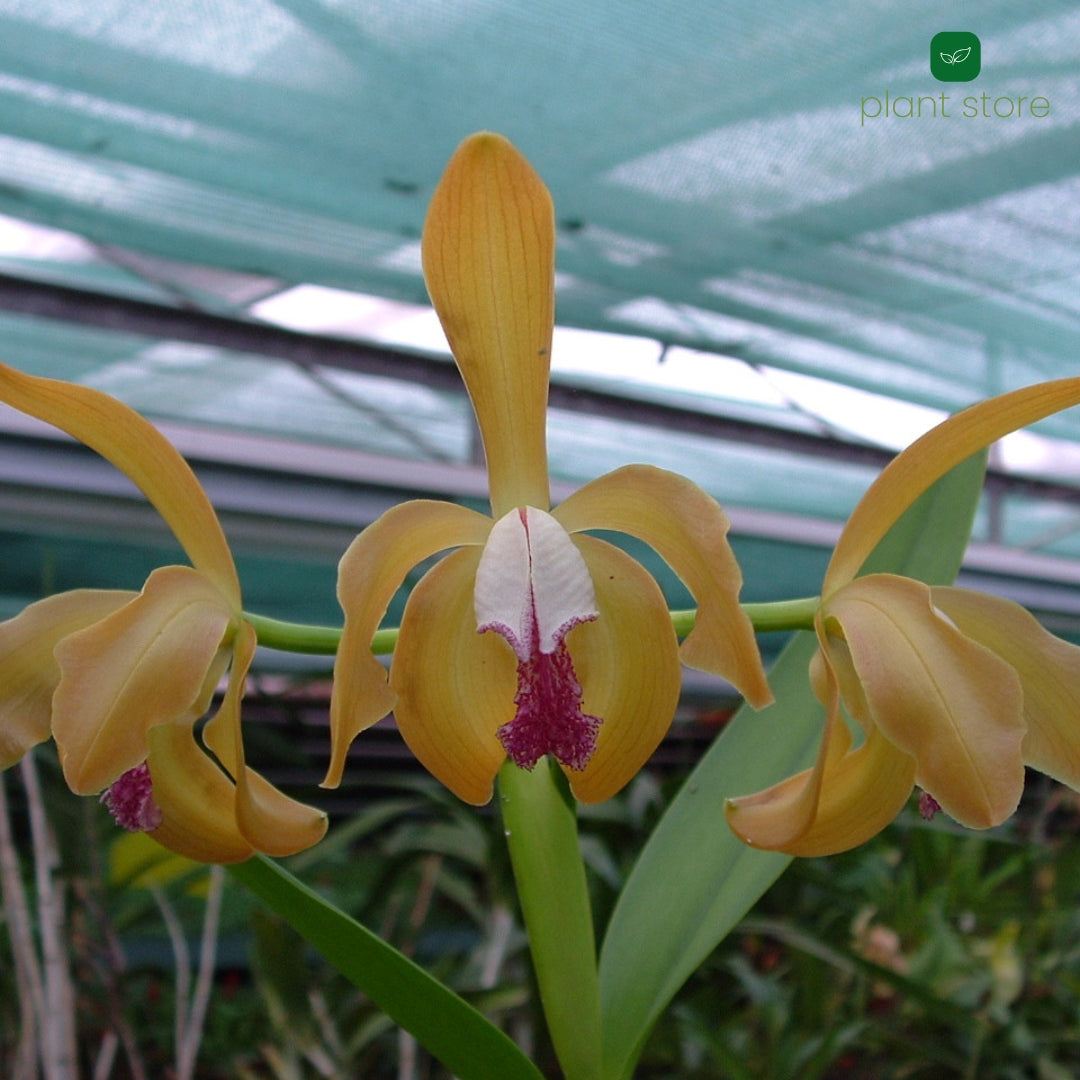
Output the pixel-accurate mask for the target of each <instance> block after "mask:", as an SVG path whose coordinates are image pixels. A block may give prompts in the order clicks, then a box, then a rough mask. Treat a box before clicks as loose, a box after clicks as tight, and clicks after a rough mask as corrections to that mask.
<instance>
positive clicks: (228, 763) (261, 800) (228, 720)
mask: <svg viewBox="0 0 1080 1080" xmlns="http://www.w3.org/2000/svg"><path fill="white" fill-rule="evenodd" d="M256 644H257V640H256V636H255V631H254V629H253V628H252V627H251V625H250V624H249V623H246V622H245V623H241V624H240V629H239V630H238V631H237V634H236V642H235V644H234V647H233V663H232V669H231V670H230V672H229V684H228V687H227V688H226V690H225V696H224V698H223V700H222V703H221V707H220V708H219V709H218V711H217V713H216V714H215V715H214V716H213V717H211V718H210V720H209V721H208V722H207V724H206V727H205V729H204V730H203V741H204V742H205V743H206V745H207V746H208V747H210V749H211V750H213V751H214V753H215V754H216V755H217V758H218V760H219V761H220V762H221V763H222V765H224V766H225V769H226V771H227V772H228V773H229V774H230V775H231V776H232V777H233V779H234V780H235V781H236V795H235V803H236V807H235V816H236V823H237V826H238V827H239V829H240V832H241V833H242V834H243V836H244V837H245V839H247V840H248V841H249V842H250V843H251V845H252V846H253V847H254V848H255V849H256V850H258V851H261V852H263V853H264V854H266V855H273V856H275V857H282V856H285V855H293V854H295V853H296V852H298V851H303V850H305V849H306V848H309V847H311V846H312V845H313V844H317V843H318V842H319V841H320V840H321V839H322V838H323V836H324V835H325V834H326V828H327V819H326V814H324V813H323V812H322V811H321V810H316V809H315V808H314V807H311V806H305V805H304V804H303V803H300V802H297V801H296V800H295V799H291V798H289V797H288V796H287V795H285V794H284V793H283V792H281V791H279V790H278V789H277V788H276V787H274V785H273V784H271V783H270V782H269V781H268V780H266V779H265V778H264V777H262V776H260V775H259V773H257V772H255V770H254V769H252V768H250V767H249V766H247V765H245V763H244V743H243V738H242V736H241V732H240V701H241V698H242V697H243V694H244V683H245V681H246V679H247V673H248V669H249V668H250V666H251V661H252V659H253V658H254V656H255V646H256Z"/></svg>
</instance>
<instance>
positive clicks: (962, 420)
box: [727, 378, 1080, 855]
mask: <svg viewBox="0 0 1080 1080" xmlns="http://www.w3.org/2000/svg"><path fill="white" fill-rule="evenodd" d="M1078 402H1080V379H1076V378H1073V379H1061V380H1058V381H1055V382H1049V383H1043V384H1040V385H1037V386H1031V387H1027V388H1025V389H1023V390H1017V391H1014V392H1012V393H1009V394H1003V395H1001V396H1000V397H997V398H992V399H990V400H988V401H984V402H981V403H980V404H978V405H974V406H972V407H971V408H969V409H966V410H964V411H963V412H961V413H958V414H956V415H955V416H953V417H951V418H949V419H948V420H946V421H944V422H943V423H942V424H940V425H938V427H936V428H934V429H933V430H932V431H930V432H928V433H927V434H926V435H924V436H923V437H922V438H921V439H919V440H918V441H917V442H915V443H913V444H912V445H911V446H910V447H908V449H907V450H905V451H904V452H903V453H901V454H899V455H898V456H897V457H896V458H895V459H894V460H893V461H892V462H891V463H890V464H889V466H888V467H887V468H886V469H885V470H884V471H883V472H882V473H881V475H880V476H879V477H878V478H877V480H876V481H875V482H874V484H873V485H871V487H870V489H869V490H868V491H867V493H866V495H865V496H864V497H863V499H862V500H861V501H860V503H859V505H858V506H857V507H856V508H855V511H854V512H853V513H852V515H851V518H850V520H849V521H848V523H847V525H846V527H845V529H844V532H843V534H842V535H841V537H840V540H839V542H838V543H837V546H836V550H835V551H834V552H833V555H832V559H831V560H830V563H829V566H828V569H827V570H826V573H825V579H824V582H823V586H822V600H821V605H820V608H819V610H818V612H817V615H816V618H815V629H816V632H817V637H818V643H819V649H818V652H817V653H816V654H815V657H814V660H813V662H812V664H811V671H810V674H811V681H812V685H813V688H814V692H815V694H816V695H817V697H818V699H819V700H820V701H821V702H822V704H823V705H824V706H825V709H826V720H825V734H824V738H823V740H822V744H821V749H820V752H819V754H818V758H817V762H816V764H815V765H814V767H813V768H812V769H808V770H807V771H805V772H803V773H800V774H799V775H798V776H793V777H791V778H789V779H787V780H784V781H782V782H781V783H779V784H777V785H775V786H774V787H771V788H769V789H768V790H766V791H762V792H758V793H757V794H754V795H747V796H744V797H741V798H737V799H731V800H729V802H728V806H727V816H728V822H729V823H730V825H731V827H732V828H733V829H734V831H735V832H736V834H737V835H739V836H740V837H741V838H742V839H743V840H744V841H746V842H747V843H748V844H751V845H753V846H755V847H760V848H768V849H771V850H778V851H784V852H787V853H788V854H791V855H827V854H831V853H834V852H838V851H845V850H847V849H848V848H852V847H855V846H857V845H858V844H861V843H863V842H864V841H866V840H868V839H869V838H870V837H871V836H874V835H875V834H876V833H878V832H880V831H881V830H882V829H883V828H884V827H885V826H886V825H888V824H889V822H891V821H892V820H893V818H894V817H896V815H897V814H898V813H899V812H900V810H901V808H902V807H903V806H904V804H905V803H906V802H907V800H908V798H909V796H910V795H911V793H912V791H913V789H914V787H915V786H916V785H917V786H918V787H920V788H921V789H922V792H923V793H922V795H921V797H920V808H921V810H922V811H923V812H924V814H925V815H926V816H932V814H933V813H935V812H936V811H937V810H939V809H943V810H945V811H946V812H947V813H948V814H950V815H951V816H952V817H953V818H955V819H956V820H957V821H959V822H961V823H962V824H964V825H967V826H969V827H971V828H988V827H990V826H993V825H999V824H1001V822H1003V821H1004V820H1005V819H1006V818H1008V817H1009V816H1010V815H1011V814H1012V813H1013V811H1014V810H1015V809H1016V807H1017V804H1018V803H1019V801H1020V795H1021V792H1022V790H1023V784H1024V766H1025V765H1030V766H1032V767H1033V768H1035V769H1038V770H1039V771H1040V772H1044V773H1046V774H1048V775H1049V776H1052V777H1054V778H1055V779H1058V780H1060V781H1062V782H1064V783H1066V784H1068V785H1069V786H1070V787H1073V788H1076V789H1078V790H1080V723H1078V722H1077V721H1078V718H1080V648H1077V647H1076V646H1074V645H1070V644H1068V643H1066V642H1064V641H1061V640H1060V639H1059V638H1056V637H1054V636H1053V635H1051V634H1049V633H1047V632H1046V631H1045V630H1044V629H1043V628H1042V627H1041V626H1039V624H1038V623H1037V622H1036V621H1035V619H1034V618H1033V617H1032V616H1031V615H1030V614H1028V612H1026V611H1025V610H1024V609H1023V608H1022V607H1020V606H1019V605H1018V604H1014V603H1012V602H1011V601H1008V600H1002V599H1000V598H997V597H993V596H987V595H983V594H981V593H978V592H974V591H972V590H968V589H958V588H952V587H949V588H944V587H931V586H928V585H925V584H923V583H922V582H918V581H913V580H911V579H909V578H903V577H898V576H895V575H892V574H868V575H866V576H864V577H858V576H856V575H857V574H858V572H859V570H860V568H861V567H862V565H863V563H864V562H865V561H866V559H867V557H868V556H869V555H870V553H871V552H872V551H873V549H874V547H875V546H876V545H877V543H878V542H879V541H880V540H881V539H882V537H884V535H885V533H886V532H887V531H888V530H889V528H890V527H891V526H892V525H893V523H894V522H895V521H896V520H897V518H899V517H900V515H901V514H902V513H903V511H904V510H905V509H906V508H907V507H908V506H909V505H910V504H911V503H912V502H914V501H915V499H916V498H918V496H919V495H921V494H922V492H923V491H925V490H926V489H927V488H928V487H930V485H931V484H933V483H934V482H935V481H936V480H938V479H939V478H940V477H942V476H944V475H945V473H946V472H948V471H949V470H950V469H951V468H953V467H954V466H956V465H958V464H959V463H960V462H962V461H964V460H965V459H966V458H968V457H970V456H971V455H972V454H974V453H976V452H978V451H979V450H982V449H983V448H984V447H986V446H989V445H990V444H991V443H992V442H994V441H995V440H997V439H999V438H1001V437H1002V436H1003V435H1006V434H1008V433H1009V432H1011V431H1015V430H1017V429H1018V428H1021V427H1024V426H1026V425H1027V424H1031V423H1034V422H1035V421H1036V420H1040V419H1042V418H1043V417H1045V416H1048V415H1050V414H1051V413H1054V412H1058V411H1060V410H1062V409H1065V408H1068V407H1070V406H1072V405H1075V404H1077V403H1078ZM841 706H843V708H844V709H846V711H847V713H848V715H849V716H850V717H851V719H852V720H854V721H855V723H856V724H857V725H858V726H859V727H860V728H861V729H862V732H863V735H864V738H863V740H862V742H861V743H860V745H859V746H858V747H855V748H853V745H854V740H853V739H852V735H851V732H850V730H849V728H848V725H847V723H846V722H845V720H844V718H843V716H842V715H841Z"/></svg>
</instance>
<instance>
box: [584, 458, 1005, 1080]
mask: <svg viewBox="0 0 1080 1080" xmlns="http://www.w3.org/2000/svg"><path fill="white" fill-rule="evenodd" d="M984 468H985V455H979V456H978V457H977V458H974V459H972V460H971V461H968V462H965V463H963V464H962V465H960V466H958V467H957V468H955V469H954V470H953V471H952V472H951V473H949V474H947V475H946V476H945V477H943V478H942V479H941V480H940V481H938V483H937V484H935V485H934V486H933V487H932V488H931V489H930V490H928V491H927V492H926V494H925V495H923V496H922V498H920V499H919V500H918V501H917V502H916V503H915V504H913V505H912V507H911V508H910V509H909V510H908V511H907V512H906V513H905V514H904V516H903V517H902V518H901V519H900V520H899V521H898V522H897V523H896V525H895V526H894V527H893V529H892V530H891V531H890V533H889V534H888V535H887V536H886V537H885V539H883V540H882V542H881V544H880V545H879V546H878V548H877V549H876V550H875V552H874V554H873V556H872V557H871V559H870V560H868V562H867V564H866V566H865V567H864V569H865V570H866V571H870V570H874V571H885V570H891V571H892V572H895V573H901V574H905V575H908V576H911V577H917V578H920V579H921V580H924V581H927V582H929V583H931V584H945V583H948V582H951V581H952V580H953V579H954V578H955V576H956V572H957V570H958V569H959V567H960V561H961V559H962V557H963V552H964V548H965V547H966V546H967V539H968V536H969V534H970V531H971V522H972V519H973V517H974V512H975V507H976V505H977V503H978V497H979V492H980V490H981V486H982V478H983V472H984ZM815 648H816V639H815V637H814V636H813V634H810V633H805V632H804V633H800V634H798V635H796V637H795V638H794V639H793V640H792V641H791V642H790V643H789V645H788V647H787V648H786V649H785V650H784V652H783V653H782V654H781V656H780V658H779V659H778V660H777V662H776V664H775V665H774V667H773V669H772V671H771V672H770V679H769V681H770V683H771V685H772V688H773V693H774V694H775V696H776V702H775V704H773V705H771V706H770V707H769V708H767V709H764V710H762V711H761V712H757V713H755V712H753V711H751V710H749V709H747V708H745V707H744V708H742V709H740V711H739V712H738V713H737V714H736V716H735V718H734V719H733V720H732V722H731V723H730V724H729V725H728V726H727V728H726V729H725V730H724V732H723V734H722V735H721V736H720V737H719V738H718V739H717V740H716V741H715V743H714V744H713V745H712V747H710V749H709V751H708V752H707V753H706V755H705V756H704V757H703V758H702V760H701V762H700V763H699V764H698V766H697V767H696V768H695V769H694V771H693V772H692V773H691V774H690V776H689V778H688V779H687V781H686V783H685V784H684V786H683V788H682V789H681V791H680V792H679V794H678V796H677V797H676V798H675V800H674V801H673V802H672V804H671V806H670V807H669V808H668V810H667V812H666V813H665V814H664V816H663V818H662V819H661V821H660V823H659V825H658V826H657V828H656V829H655V831H654V832H653V834H652V836H651V837H650V838H649V840H648V842H647V843H646V845H645V847H644V848H643V849H642V852H641V855H640V857H639V858H638V861H637V863H636V865H635V867H634V869H633V871H632V873H631V875H630V878H629V879H628V881H627V883H626V885H625V887H624V888H623V890H622V893H621V895H620V897H619V901H618V903H617V905H616V907H615V911H614V912H613V914H612V917H611V921H610V923H609V925H608V929H607V934H606V936H605V940H604V944H603V948H602V950H601V955H600V1010H601V1023H602V1028H603V1037H604V1076H605V1077H606V1078H607V1080H626V1078H627V1077H629V1076H630V1075H631V1073H632V1071H633V1068H634V1065H635V1063H636V1062H637V1059H638V1057H639V1056H640V1053H641V1050H642V1048H643V1046H644V1042H645V1039H646V1038H647V1037H648V1034H649V1032H650V1031H651V1029H652V1026H653V1025H654V1024H655V1022H656V1020H657V1019H658V1017H659V1016H660V1014H661V1013H662V1011H663V1010H664V1009H665V1008H666V1006H667V1004H668V1002H670V1000H671V999H672V997H673V996H674V995H675V993H676V992H677V991H678V989H679V988H680V987H681V986H682V985H683V983H684V982H685V981H686V979H687V978H689V976H690V975H691V974H692V973H693V972H694V971H695V970H696V969H697V967H698V966H699V965H700V964H701V963H702V962H703V961H704V959H705V958H706V957H707V956H708V954H709V953H710V952H711V951H712V950H713V949H714V948H715V947H716V945H717V944H719V942H720V941H721V940H722V939H723V938H724V937H725V936H726V935H727V933H728V932H729V931H730V930H731V928H732V927H733V926H734V925H735V924H736V923H737V922H738V921H739V919H741V918H742V917H743V915H745V914H746V912H747V911H749V909H750V908H751V906H752V905H753V904H754V903H755V902H756V901H757V900H758V898H759V897H761V896H762V895H763V894H764V893H765V891H766V890H767V889H768V888H769V886H770V885H772V883H773V882H774V881H775V880H776V879H777V878H778V877H779V876H780V874H781V873H782V872H783V871H784V869H785V867H786V866H787V865H788V863H789V862H790V861H791V860H790V858H789V857H788V856H785V855H781V854H777V853H775V852H762V851H754V850H752V849H750V848H747V847H746V846H744V845H743V844H742V843H740V841H738V840H737V839H736V838H735V836H734V835H733V834H732V833H731V832H730V831H729V830H728V828H727V825H726V824H725V821H724V800H725V799H726V798H727V797H728V796H730V795H737V794H744V793H746V792H749V791H755V790H758V789H760V788H765V787H768V786H769V785H770V784H773V783H776V782H777V781H778V780H780V779H782V778H783V777H785V776H789V775H791V774H792V773H795V772H798V771H799V770H801V769H804V768H806V767H807V766H808V765H809V764H810V762H811V761H812V760H813V756H814V753H815V751H816V748H817V744H818V741H819V739H820V737H821V729H822V719H823V717H822V710H821V706H820V705H819V704H818V702H817V701H816V699H815V698H814V696H813V694H812V693H811V691H810V687H809V682H808V679H807V665H808V664H809V662H810V658H811V657H812V656H813V653H814V650H815Z"/></svg>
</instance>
